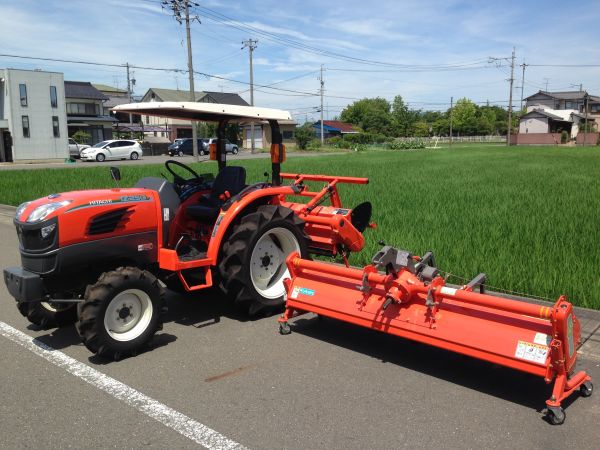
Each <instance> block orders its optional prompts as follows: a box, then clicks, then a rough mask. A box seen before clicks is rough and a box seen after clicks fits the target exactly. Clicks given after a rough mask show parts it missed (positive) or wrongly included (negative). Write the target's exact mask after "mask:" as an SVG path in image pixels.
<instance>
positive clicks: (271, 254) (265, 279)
mask: <svg viewBox="0 0 600 450" xmlns="http://www.w3.org/2000/svg"><path fill="white" fill-rule="evenodd" d="M294 251H295V252H298V253H300V244H299V243H298V239H297V238H296V236H295V235H294V233H292V232H291V231H290V230H288V229H287V228H283V227H276V228H271V229H270V230H267V231H266V232H265V233H264V234H263V235H262V236H261V237H260V238H259V239H258V241H257V242H256V244H255V246H254V248H253V249H252V255H251V256H250V279H251V281H252V285H253V286H254V289H255V290H256V292H257V293H258V294H260V295H261V296H262V297H265V298H268V299H276V298H279V297H281V296H282V295H283V294H284V292H285V286H284V285H283V280H284V279H285V278H289V277H290V274H289V270H288V268H287V265H286V264H285V259H286V258H287V256H288V255H289V254H290V253H292V252H294Z"/></svg>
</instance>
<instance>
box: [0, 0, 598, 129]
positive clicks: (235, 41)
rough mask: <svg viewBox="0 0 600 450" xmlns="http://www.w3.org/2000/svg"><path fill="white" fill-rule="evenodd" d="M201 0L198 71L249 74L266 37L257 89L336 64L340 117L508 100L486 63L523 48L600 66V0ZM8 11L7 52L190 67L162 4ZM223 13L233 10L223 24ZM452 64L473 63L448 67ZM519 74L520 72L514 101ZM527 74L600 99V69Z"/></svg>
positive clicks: (558, 60) (168, 79) (328, 86)
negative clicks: (250, 47)
mask: <svg viewBox="0 0 600 450" xmlns="http://www.w3.org/2000/svg"><path fill="white" fill-rule="evenodd" d="M198 3H199V4H200V5H201V7H202V8H208V9H202V8H200V9H198V10H197V11H196V13H197V14H198V15H199V16H200V21H201V23H197V22H194V23H193V25H192V30H193V31H192V42H193V56H194V68H195V70H197V71H201V72H205V73H208V74H212V75H218V76H221V77H224V78H229V79H232V80H239V81H243V82H247V81H248V52H247V50H242V49H241V41H242V40H244V39H248V38H253V39H258V48H257V49H256V51H255V53H254V69H255V72H254V78H255V82H256V83H257V84H262V85H270V84H273V83H276V84H274V85H273V87H277V88H280V89H288V90H291V91H299V92H301V93H315V94H316V93H317V91H318V88H319V81H318V79H317V77H318V70H319V68H320V65H321V64H324V66H325V74H324V79H325V90H326V94H325V95H326V96H325V105H326V110H327V115H328V116H329V118H333V116H335V115H337V114H339V112H340V111H341V109H342V108H343V107H344V106H345V105H347V104H348V103H351V102H352V101H353V99H355V98H356V99H358V98H363V97H374V96H380V97H385V98H387V99H390V100H391V99H393V97H394V96H395V95H397V94H400V95H402V96H403V97H404V99H405V100H406V101H408V102H410V104H411V106H412V107H414V108H424V109H446V108H447V107H448V106H449V105H447V103H449V101H450V97H451V96H454V98H455V100H456V99H457V98H460V97H463V96H464V97H468V98H471V99H472V100H474V101H477V102H485V101H487V100H489V101H491V102H498V104H501V105H504V106H505V105H506V104H507V103H508V102H507V100H508V82H507V81H506V79H507V78H509V73H510V69H509V67H507V62H506V61H502V66H500V67H498V64H490V63H488V58H489V57H490V56H492V57H499V58H507V57H509V56H510V54H511V51H512V47H513V46H515V47H516V55H517V64H521V63H523V62H525V63H527V64H532V65H533V64H600V20H599V19H600V2H597V1H594V0H590V1H582V0H580V1H577V2H570V3H565V2H564V1H561V2H558V1H494V2H492V1H454V0H444V1H437V0H432V1H430V0H408V1H385V0H384V1H371V2H368V1H364V0H363V1H351V0H348V1H343V2H342V1H335V0H330V1H329V2H323V1H313V0H305V1H291V0H290V1H288V2H282V1H280V0H278V1H275V0H257V1H252V2H247V1H246V2H244V1H235V0H231V1H227V0H208V1H200V0H198ZM0 11H1V13H0V53H3V54H17V55H25V56H40V57H46V58H60V59H75V60H85V61H96V62H102V63H110V64H124V63H125V62H129V63H130V64H133V65H138V66H146V67H165V68H179V69H184V70H185V69H186V68H187V62H186V48H185V28H184V27H182V26H180V25H179V24H178V23H177V22H176V21H175V20H174V19H173V17H171V16H169V15H168V14H167V12H166V11H163V10H162V9H161V6H160V0H94V1H84V0H48V1H41V0H38V1H36V0H20V1H19V2H15V1H12V0H0ZM215 13H216V14H221V15H225V16H226V17H225V18H224V17H222V16H221V17H220V18H219V19H215V18H214V17H215V16H214V14H215ZM210 15H213V18H211V17H209V16H210ZM248 26H250V27H253V28H254V29H255V30H260V31H262V32H266V33H269V37H267V36H265V35H261V34H260V33H259V32H258V31H250V30H247V29H246V27H248ZM239 28H242V30H240V29H239ZM282 40H286V41H287V44H283V43H282V42H281V41H282ZM290 40H291V41H293V44H290V42H289V41H290ZM299 46H300V47H301V48H298V47H299ZM305 46H310V47H311V48H314V49H317V50H321V51H327V52H329V53H330V56H327V55H323V54H319V52H318V51H317V52H312V51H307V50H306V47H305ZM331 54H337V55H343V57H332V56H331ZM348 57H349V58H350V59H349V58H348ZM352 58H357V59H364V60H369V61H371V63H359V62H357V61H356V60H355V59H352ZM373 61H375V62H373ZM376 62H383V63H386V64H391V65H388V66H384V65H377V63H376ZM401 65H405V66H409V69H408V70H407V69H406V68H405V67H402V66H401ZM448 65H452V66H455V65H462V67H452V69H453V70H448V67H447V66H448ZM422 66H430V67H422ZM431 66H437V67H431ZM440 66H441V67H440ZM444 66H446V67H444ZM0 67H15V68H29V69H33V68H40V69H43V70H53V71H60V72H64V74H65V79H68V80H81V81H91V82H95V83H104V84H110V85H116V86H119V87H121V88H124V87H125V86H126V76H125V70H124V69H121V68H118V67H93V66H84V65H75V64H67V63H53V62H46V61H25V60H18V59H13V58H7V57H1V56H0ZM340 69H342V70H340ZM454 69H459V70H454ZM521 73H522V72H521V67H517V70H516V73H515V78H516V82H515V86H517V88H515V94H514V95H515V99H516V101H515V105H516V106H518V104H519V99H520V95H521V91H520V87H519V86H520V84H521ZM134 77H135V79H136V82H137V84H136V87H135V94H138V95H142V94H143V93H144V92H145V91H146V89H147V88H149V87H163V88H177V87H178V88H180V89H182V90H183V89H187V88H188V80H187V74H186V73H174V72H157V71H149V70H142V69H135V70H134ZM525 77H526V78H525V89H524V91H525V96H527V95H530V94H532V93H534V92H537V91H538V90H539V89H545V86H546V82H547V83H548V89H549V90H574V89H577V88H574V87H572V86H571V85H575V84H576V85H579V84H580V83H581V84H583V88H584V89H587V90H588V91H590V92H592V93H595V94H597V95H600V67H595V68H589V67H588V68H584V67H579V68H574V67H535V66H529V67H527V69H526V72H525ZM195 82H196V89H197V90H215V91H220V90H223V91H226V92H238V93H240V95H242V96H243V97H244V98H246V99H247V100H248V99H249V94H248V92H247V89H248V88H247V86H246V85H244V84H241V83H234V82H230V81H226V80H219V79H215V78H206V77H203V76H200V75H198V76H196V78H195ZM255 104H256V105H260V106H268V107H277V108H283V109H289V110H291V111H292V112H293V113H294V114H295V115H296V117H297V119H298V120H299V121H304V120H305V119H306V118H308V119H309V120H310V119H312V118H317V116H318V113H317V112H315V109H316V107H317V106H318V104H319V98H318V96H310V95H305V94H300V93H296V92H289V91H275V90H273V89H265V88H257V90H256V92H255Z"/></svg>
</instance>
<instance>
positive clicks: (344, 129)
mask: <svg viewBox="0 0 600 450" xmlns="http://www.w3.org/2000/svg"><path fill="white" fill-rule="evenodd" d="M313 128H314V129H315V134H316V135H317V138H319V139H320V138H321V121H320V120H318V121H316V122H315V123H314V124H313ZM357 133H358V130H357V129H356V128H354V125H352V124H350V123H346V122H342V121H340V120H324V121H323V136H324V138H325V139H328V138H330V137H334V136H342V137H343V136H344V135H346V134H357Z"/></svg>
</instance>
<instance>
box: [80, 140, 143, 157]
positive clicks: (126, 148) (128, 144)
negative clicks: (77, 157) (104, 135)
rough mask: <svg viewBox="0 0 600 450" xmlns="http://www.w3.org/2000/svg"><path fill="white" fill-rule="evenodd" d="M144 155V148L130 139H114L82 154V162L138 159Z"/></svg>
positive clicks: (87, 149)
mask: <svg viewBox="0 0 600 450" xmlns="http://www.w3.org/2000/svg"><path fill="white" fill-rule="evenodd" d="M142 155H143V152H142V146H141V145H140V144H139V142H137V141H133V140H129V139H113V140H110V141H102V142H98V143H97V144H96V145H93V146H91V147H90V148H86V149H85V150H83V151H82V152H81V160H82V161H98V162H102V161H106V160H107V159H138V158H139V157H140V156H142Z"/></svg>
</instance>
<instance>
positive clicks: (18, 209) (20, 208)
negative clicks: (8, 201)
mask: <svg viewBox="0 0 600 450" xmlns="http://www.w3.org/2000/svg"><path fill="white" fill-rule="evenodd" d="M30 203H31V202H25V203H21V204H20V205H19V206H18V208H17V212H16V213H15V219H17V220H19V217H21V214H23V211H25V208H27V207H28V206H29V204H30Z"/></svg>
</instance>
